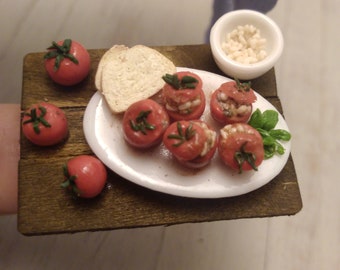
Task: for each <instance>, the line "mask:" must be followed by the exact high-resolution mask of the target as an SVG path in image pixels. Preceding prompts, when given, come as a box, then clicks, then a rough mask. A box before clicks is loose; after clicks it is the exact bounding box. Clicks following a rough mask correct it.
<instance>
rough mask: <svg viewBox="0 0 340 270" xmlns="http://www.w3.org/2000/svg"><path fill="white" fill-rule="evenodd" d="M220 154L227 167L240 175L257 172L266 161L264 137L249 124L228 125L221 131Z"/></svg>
mask: <svg viewBox="0 0 340 270" xmlns="http://www.w3.org/2000/svg"><path fill="white" fill-rule="evenodd" d="M218 153H219V156H220V157H221V159H222V160H223V162H224V163H225V164H226V165H227V166H229V167H230V168H232V169H234V170H237V171H239V173H241V172H242V171H249V170H256V171H257V168H258V166H260V164H261V163H262V161H263V159H264V148H263V141H262V137H261V135H260V133H259V132H258V131H257V130H256V129H255V128H253V127H251V126H250V125H248V124H244V123H235V124H229V125H226V126H224V127H223V128H222V129H221V130H220V136H219V141H218Z"/></svg>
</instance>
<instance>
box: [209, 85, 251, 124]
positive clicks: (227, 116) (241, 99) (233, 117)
mask: <svg viewBox="0 0 340 270" xmlns="http://www.w3.org/2000/svg"><path fill="white" fill-rule="evenodd" d="M220 95H223V96H224V97H225V98H226V99H227V100H224V101H223V103H224V104H223V103H222V102H221V101H220V100H219V96H220ZM255 101H256V95H255V93H254V91H253V90H252V89H251V88H250V89H249V91H238V88H237V83H236V82H235V81H230V82H226V83H223V84H222V85H221V86H220V87H219V88H218V89H216V90H215V91H214V92H213V93H212V95H211V99H210V112H211V116H212V117H213V118H214V119H215V120H216V121H217V122H219V123H221V124H224V125H226V124H233V123H246V122H247V121H248V119H249V117H250V116H251V113H252V103H254V102H255ZM225 103H229V104H232V106H235V107H234V108H233V109H231V110H228V111H227V110H226V108H224V106H225ZM222 104H223V105H222ZM241 106H242V108H245V106H247V107H248V108H247V110H244V111H242V112H241V113H240V112H238V111H237V110H238V108H240V107H241Z"/></svg>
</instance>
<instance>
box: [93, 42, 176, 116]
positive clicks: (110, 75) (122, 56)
mask: <svg viewBox="0 0 340 270" xmlns="http://www.w3.org/2000/svg"><path fill="white" fill-rule="evenodd" d="M100 62H102V63H101V64H100V65H99V66H98V71H97V74H96V87H97V89H98V90H99V91H101V92H102V94H103V95H104V98H105V100H106V102H107V104H108V106H109V108H110V110H111V111H112V112H113V113H122V112H124V111H125V110H126V109H127V108H128V107H129V106H130V105H131V104H132V103H134V102H137V101H139V100H142V99H146V98H149V97H151V96H153V95H155V94H156V93H158V92H159V91H160V90H161V89H162V87H163V86H164V81H163V79H162V76H163V75H165V74H166V73H169V74H173V73H175V72H176V67H175V65H174V64H173V63H172V61H170V60H169V59H168V58H166V57H165V56H164V55H163V54H161V53H159V52H158V51H156V50H154V49H152V48H149V47H147V46H144V45H136V46H134V47H131V48H127V47H125V46H114V47H112V48H111V49H110V50H109V51H108V52H107V53H105V54H104V56H103V59H102V60H101V61H100Z"/></svg>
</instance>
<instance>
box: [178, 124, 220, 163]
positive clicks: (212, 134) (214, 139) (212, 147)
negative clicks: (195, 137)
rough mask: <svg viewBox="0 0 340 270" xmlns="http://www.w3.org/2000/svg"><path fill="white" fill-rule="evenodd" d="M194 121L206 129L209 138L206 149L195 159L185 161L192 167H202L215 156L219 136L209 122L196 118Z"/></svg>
mask: <svg viewBox="0 0 340 270" xmlns="http://www.w3.org/2000/svg"><path fill="white" fill-rule="evenodd" d="M194 123H195V124H197V125H199V126H201V127H202V128H203V129H204V132H205V134H206V138H207V140H206V141H205V145H204V150H203V151H202V152H201V153H200V155H199V156H198V157H197V158H195V159H193V160H189V161H187V162H185V163H184V164H185V165H186V166H187V167H190V168H202V167H204V166H206V165H208V164H209V163H210V161H211V159H212V158H213V157H214V155H215V152H216V149H217V143H218V136H217V133H216V131H215V130H214V129H213V128H212V127H211V126H209V125H208V124H207V123H205V122H203V121H200V120H195V121H194Z"/></svg>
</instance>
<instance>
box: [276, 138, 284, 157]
mask: <svg viewBox="0 0 340 270" xmlns="http://www.w3.org/2000/svg"><path fill="white" fill-rule="evenodd" d="M275 146H276V152H277V153H278V154H280V155H283V154H284V153H285V148H284V147H283V146H282V144H280V143H279V142H278V141H276V142H275Z"/></svg>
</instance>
